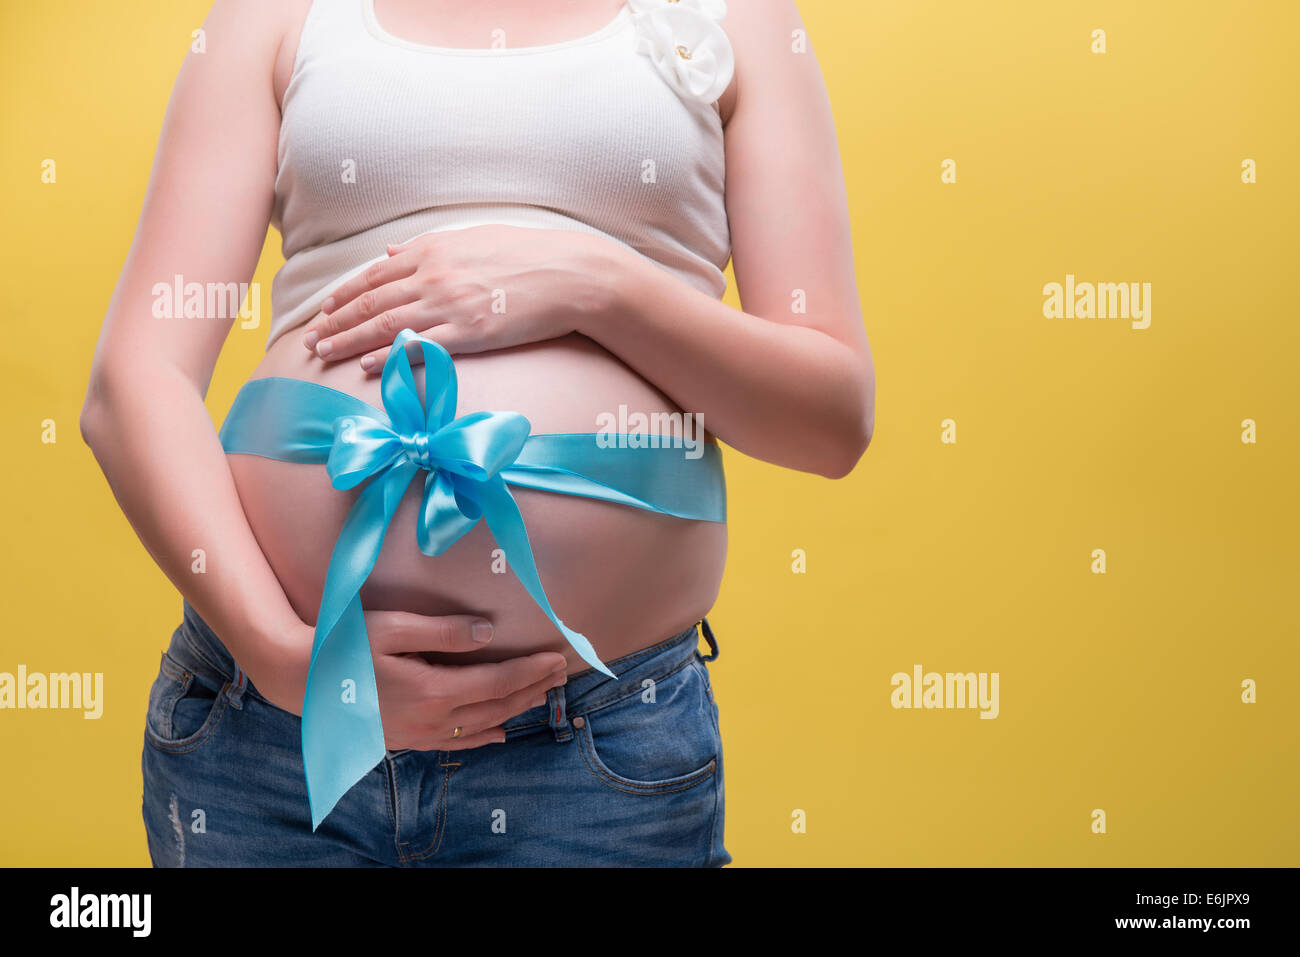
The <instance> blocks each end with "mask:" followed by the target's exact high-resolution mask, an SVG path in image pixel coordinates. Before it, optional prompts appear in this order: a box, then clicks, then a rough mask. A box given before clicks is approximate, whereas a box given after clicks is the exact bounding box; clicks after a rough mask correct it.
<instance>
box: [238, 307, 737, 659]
mask: <svg viewBox="0 0 1300 957" xmlns="http://www.w3.org/2000/svg"><path fill="white" fill-rule="evenodd" d="M455 362H456V373H457V378H458V383H459V390H460V396H459V402H458V404H457V414H458V415H464V414H466V413H469V412H474V411H478V410H482V409H495V410H511V411H515V412H520V413H522V414H523V415H525V416H526V417H527V418H528V420H529V421H530V422H531V423H532V430H533V432H534V433H541V432H595V431H598V426H597V415H598V414H600V413H602V412H613V413H615V414H617V411H618V408H619V406H620V405H625V406H627V408H628V410H629V411H631V412H645V413H656V412H677V411H680V410H679V409H677V407H676V406H674V405H673V404H672V403H671V402H670V401H669V400H668V399H667V398H666V397H665V396H664V395H663V394H662V393H660V392H659V391H658V390H657V389H655V388H654V387H653V386H651V385H650V384H649V383H648V382H646V381H645V380H644V379H642V378H641V377H640V376H639V375H637V374H636V373H635V372H633V371H632V370H631V369H630V368H628V367H627V366H626V365H624V364H623V363H622V362H621V361H619V360H618V359H617V358H615V357H614V356H613V355H611V354H610V353H608V352H606V351H605V350H604V349H603V348H601V347H600V346H598V345H596V344H595V343H594V342H593V341H591V340H590V339H587V338H585V337H583V336H576V335H575V336H567V337H565V338H563V339H553V340H549V341H547V342H543V343H536V344H533V345H529V346H523V347H519V348H515V349H505V350H499V351H496V352H491V353H484V354H481V355H468V356H458V357H456V360H455ZM415 369H416V381H417V384H418V385H419V386H420V387H421V388H423V369H422V367H420V366H416V367H415ZM268 376H285V377H288V378H294V379H305V380H307V381H310V382H316V383H319V384H321V385H326V386H329V387H330V388H333V389H338V390H339V391H341V392H346V393H348V394H350V395H353V396H356V397H357V398H359V399H361V400H363V401H365V402H368V403H370V404H371V405H373V406H375V407H377V408H382V400H381V399H380V396H379V378H378V377H377V376H373V377H371V376H366V375H364V374H363V373H362V371H361V369H360V367H359V366H358V364H357V361H356V359H350V360H344V361H342V362H339V363H335V364H332V365H326V364H325V363H323V362H321V360H320V359H318V358H316V357H315V356H313V355H312V354H311V353H309V352H308V351H307V350H306V349H304V348H303V346H302V343H301V336H300V335H297V334H295V333H294V332H290V333H288V334H286V335H284V336H283V337H281V338H280V339H279V340H277V341H276V342H275V343H274V344H273V345H272V346H271V348H270V350H269V351H268V352H267V354H266V356H265V357H264V358H263V360H262V362H261V364H260V365H259V366H258V367H257V369H256V370H255V371H254V373H253V378H255V379H258V378H265V377H268ZM651 421H654V420H653V419H652V420H651ZM229 462H230V468H231V471H232V473H233V474H234V479H235V485H236V487H237V488H238V490H239V497H240V500H241V502H242V503H243V506H244V512H245V514H246V515H247V516H248V521H249V525H250V526H251V527H252V530H253V533H254V534H255V535H256V536H257V541H258V543H259V544H260V545H261V547H262V551H263V552H264V553H265V555H266V558H267V561H268V562H269V563H270V565H271V568H272V569H273V570H274V571H275V574H276V577H277V578H278V579H279V581H280V584H281V585H282V586H283V588H284V591H285V594H286V595H287V596H288V598H289V601H290V602H291V603H292V604H293V606H294V608H295V610H296V611H297V612H298V614H299V615H300V616H301V617H302V619H303V620H304V621H305V622H308V623H314V622H315V620H316V613H317V609H318V607H319V605H320V597H321V590H322V586H323V585H324V582H325V572H326V570H327V568H328V566H329V557H330V553H331V551H332V550H333V548H334V542H335V540H336V539H337V537H338V533H339V530H340V529H341V528H342V525H343V519H344V517H345V516H346V514H347V511H348V509H349V508H350V507H351V505H352V502H353V501H354V500H355V498H356V495H357V494H358V491H359V490H353V491H348V492H344V491H339V490H337V489H335V488H334V487H333V486H332V485H331V484H330V480H329V476H328V475H327V474H326V472H325V468H324V466H323V465H304V464H295V463H290V462H279V461H275V460H272V459H265V458H260V457H258V456H252V455H231V456H229ZM422 488H423V480H422V479H421V478H420V477H419V476H417V477H416V480H415V481H413V482H412V483H411V486H410V488H409V489H408V490H407V494H406V497H405V498H404V499H403V500H402V504H401V506H400V507H399V508H398V511H397V514H396V515H395V516H394V518H393V522H392V524H391V525H390V526H389V531H388V535H387V537H386V539H385V541H384V546H383V550H382V552H381V553H380V556H379V561H378V562H377V564H376V565H375V568H374V571H373V572H371V575H370V578H369V580H368V581H367V583H366V585H365V587H364V588H363V589H362V592H361V603H362V606H363V607H364V608H366V609H367V610H398V611H409V612H416V613H419V614H424V615H450V614H473V615H479V616H482V617H485V618H487V619H488V620H490V621H491V622H492V623H493V625H494V634H493V639H492V642H491V644H489V645H488V646H487V647H486V648H485V649H483V650H482V651H477V652H471V653H465V654H454V655H451V654H444V655H431V656H430V659H431V660H435V661H445V662H447V663H453V664H454V663H461V664H469V663H471V662H475V661H499V660H501V659H504V658H510V657H514V656H517V655H523V654H531V653H533V652H536V651H558V652H561V653H564V654H565V655H566V656H567V657H568V659H569V671H570V673H575V672H579V671H584V670H586V669H587V668H588V665H587V664H586V663H585V662H583V661H582V659H580V658H579V657H578V656H577V655H576V654H575V653H574V652H573V650H572V649H571V648H570V647H569V645H568V642H566V641H565V640H564V638H563V637H562V636H561V635H560V634H559V632H557V631H556V630H555V627H554V626H553V625H552V624H551V623H550V621H549V620H548V619H547V618H546V617H545V615H543V614H542V612H541V610H540V609H539V608H538V607H537V605H536V604H534V602H533V600H532V599H531V598H530V597H529V596H528V594H527V592H525V591H524V589H523V586H522V585H520V584H519V581H518V579H516V578H515V576H514V574H513V573H512V572H510V571H509V570H507V569H505V567H504V560H502V559H499V558H498V556H496V555H494V550H495V549H496V548H497V546H496V542H495V541H494V540H493V538H492V535H491V533H490V532H489V530H488V528H487V525H486V523H484V522H480V523H479V524H478V525H476V526H475V527H474V529H473V530H472V531H471V532H470V533H469V534H467V535H466V536H465V537H464V538H462V539H461V540H460V541H459V542H457V543H456V544H455V545H453V546H452V547H451V548H449V549H448V550H447V551H446V552H444V553H443V554H442V555H439V556H438V557H436V558H430V557H428V556H426V555H423V554H421V553H420V551H419V548H418V547H417V545H416V540H415V528H416V513H417V508H418V505H419V500H420V495H421V490H422ZM512 492H513V494H514V496H515V500H516V501H517V502H518V503H519V509H520V511H521V512H522V513H523V517H524V522H525V524H526V526H527V528H528V536H529V540H530V541H531V542H532V546H533V553H534V555H535V556H536V560H537V568H538V572H539V574H540V577H541V580H542V585H543V586H544V587H545V589H546V593H547V595H548V596H549V598H550V600H551V605H552V607H554V609H555V612H556V614H558V615H559V616H560V618H561V619H562V620H563V621H564V622H565V623H566V624H567V625H569V627H571V628H574V629H576V630H577V631H579V632H582V633H583V634H585V635H586V636H587V637H588V638H589V639H590V640H591V642H592V644H593V645H594V646H595V648H596V651H597V653H598V654H599V655H600V657H601V659H602V660H603V661H605V662H610V661H612V660H614V659H615V658H619V657H621V656H623V655H627V654H630V653H632V652H634V651H638V650H640V649H642V648H645V647H647V646H649V645H652V644H655V643H657V642H660V641H663V640H664V639H665V638H668V637H671V636H672V635H675V634H677V633H679V632H680V631H682V630H683V629H685V628H687V627H689V626H690V625H691V624H692V623H693V622H695V621H697V620H698V619H700V618H701V617H703V616H704V615H705V613H707V612H708V610H709V609H710V608H711V607H712V606H713V602H714V600H715V599H716V598H717V594H718V588H719V586H720V584H721V581H722V570H723V564H724V562H725V559H726V550H727V531H726V526H725V525H724V524H721V523H716V522H699V521H690V520H686V519H679V518H673V517H669V516H663V515H658V514H655V513H653V512H647V511H644V510H642V509H636V508H630V507H627V506H622V505H614V504H611V503H607V502H599V501H595V500H593V499H584V498H576V497H573V496H568V495H557V494H554V493H548V492H539V491H533V490H530V489H517V488H512Z"/></svg>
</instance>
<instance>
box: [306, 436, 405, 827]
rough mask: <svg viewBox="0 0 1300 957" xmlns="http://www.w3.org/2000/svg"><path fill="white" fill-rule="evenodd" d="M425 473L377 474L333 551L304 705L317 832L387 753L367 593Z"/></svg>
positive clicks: (400, 467) (399, 468) (393, 470)
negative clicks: (392, 526)
mask: <svg viewBox="0 0 1300 957" xmlns="http://www.w3.org/2000/svg"><path fill="white" fill-rule="evenodd" d="M418 471H419V470H418V468H417V467H416V466H415V465H413V464H411V463H409V462H404V461H403V462H398V463H396V464H394V465H393V466H391V467H390V468H388V469H387V470H386V471H384V472H382V473H381V474H380V475H378V476H376V477H375V478H374V480H373V481H371V482H370V484H369V485H367V486H366V488H365V489H364V490H363V491H362V493H361V495H360V496H359V497H358V498H357V500H356V502H355V503H354V504H353V506H352V508H351V510H350V511H349V512H348V516H347V519H346V520H345V521H344V523H343V530H342V531H341V532H340V533H339V537H338V541H337V543H336V544H335V546H334V552H333V553H332V554H331V556H330V565H329V572H328V573H327V574H326V576H325V587H324V593H323V595H322V597H321V608H320V615H319V617H318V618H317V620H316V633H315V637H314V639H313V642H312V652H311V664H310V666H309V668H308V671H307V689H306V692H305V693H304V695H303V705H302V760H303V769H304V770H305V772H306V777H307V800H308V802H309V804H310V805H311V826H312V830H313V831H314V830H316V828H317V827H318V826H319V825H320V822H321V821H323V820H324V819H325V817H326V815H328V814H329V813H330V811H332V810H333V809H334V806H335V805H336V804H337V803H338V802H339V800H340V799H341V798H342V797H343V795H345V794H346V793H347V792H348V791H349V790H351V789H352V787H353V785H355V784H356V783H357V782H358V781H360V780H361V779H362V778H363V777H365V776H366V775H367V774H368V773H370V771H371V770H372V769H373V768H374V767H375V765H377V764H378V763H379V762H380V761H382V760H383V758H384V754H385V753H386V749H385V747H384V725H383V721H382V720H381V719H380V714H379V689H378V687H377V685H376V682H375V669H374V662H373V660H372V658H371V653H370V637H369V635H368V634H367V633H366V621H365V615H364V614H363V611H362V608H361V599H360V591H361V586H362V585H363V584H365V581H366V578H367V577H368V576H369V575H370V571H371V569H373V568H374V566H375V561H376V559H377V558H378V557H379V551H380V549H381V548H382V547H383V543H384V535H385V533H386V532H387V530H388V525H389V522H390V521H391V520H392V517H393V513H394V512H395V511H396V510H397V506H398V504H399V503H400V502H401V500H402V495H403V493H404V492H405V491H406V487H407V486H408V485H409V484H410V482H411V479H412V478H413V477H414V476H415V474H416V472H418Z"/></svg>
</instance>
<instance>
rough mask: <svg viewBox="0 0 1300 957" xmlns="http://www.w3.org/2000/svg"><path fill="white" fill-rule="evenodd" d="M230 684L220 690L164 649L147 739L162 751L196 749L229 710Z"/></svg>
mask: <svg viewBox="0 0 1300 957" xmlns="http://www.w3.org/2000/svg"><path fill="white" fill-rule="evenodd" d="M230 685H231V682H229V681H227V682H225V683H224V684H223V685H222V686H221V688H220V690H214V689H213V688H212V687H211V686H210V685H209V683H207V682H205V681H202V680H200V679H199V678H198V677H197V676H196V675H195V674H194V672H192V671H190V670H189V669H187V668H186V667H184V665H182V664H181V663H180V662H178V661H177V660H176V659H175V658H173V657H172V656H171V655H170V654H168V653H167V652H165V651H164V652H163V653H162V663H161V664H160V666H159V668H158V676H157V677H156V678H155V679H154V682H153V686H152V687H151V688H150V689H149V710H148V713H147V715H146V716H145V725H144V731H145V738H146V740H148V742H149V743H150V744H151V745H153V746H154V747H155V748H157V749H158V750H160V751H168V752H173V753H180V752H188V751H193V750H195V749H196V748H198V747H199V745H201V744H202V743H203V742H204V741H206V740H207V739H208V738H209V737H210V736H211V735H212V732H213V731H214V730H215V729H216V727H217V724H218V723H219V722H220V721H221V718H222V715H224V714H225V712H226V705H227V703H228V701H229V698H228V695H227V692H228V691H229V690H230Z"/></svg>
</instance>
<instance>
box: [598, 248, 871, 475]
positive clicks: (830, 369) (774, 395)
mask: <svg viewBox="0 0 1300 957" xmlns="http://www.w3.org/2000/svg"><path fill="white" fill-rule="evenodd" d="M606 256H607V266H608V268H605V269H602V270H599V273H600V275H601V277H602V278H601V280H600V281H601V282H602V283H603V284H604V288H605V290H606V295H605V297H604V299H603V302H604V305H603V307H602V308H600V309H597V310H593V311H589V312H586V313H583V314H582V315H581V316H580V319H579V328H578V330H577V331H578V332H581V333H582V334H583V335H586V336H588V337H589V338H591V339H594V340H595V341H597V342H599V343H600V344H601V345H602V346H604V347H605V348H606V349H608V350H609V351H610V352H612V353H614V354H615V355H617V356H618V357H619V358H620V359H622V360H623V361H624V362H626V363H627V364H628V365H629V366H631V367H632V368H634V369H635V370H636V371H637V372H638V373H640V374H641V375H642V376H643V377H644V378H645V379H647V380H648V381H650V382H652V383H653V384H654V385H655V386H657V387H658V388H659V389H661V390H662V391H663V392H664V393H665V394H667V395H668V396H670V397H671V398H672V399H673V401H675V402H676V403H677V404H678V405H679V406H681V407H682V408H683V409H684V410H686V411H688V412H698V413H700V414H701V415H702V416H703V424H704V427H705V428H706V429H708V430H709V431H710V432H712V433H713V434H714V435H716V436H717V437H718V438H720V439H721V440H722V441H724V442H726V443H727V444H728V445H730V446H732V447H733V448H735V449H737V450H739V451H741V452H744V453H745V454H747V455H752V456H754V457H755V458H759V459H763V460H765V461H768V462H772V463H775V464H777V465H783V466H787V467H789V468H795V469H800V470H801V471H805V472H815V473H817V474H819V475H825V476H828V477H831V478H839V477H841V476H843V475H846V474H847V473H848V472H850V471H851V470H852V469H853V466H854V465H856V464H857V462H858V460H859V459H860V458H861V457H862V454H863V452H865V451H866V448H867V445H868V444H869V443H870V441H871V433H872V428H873V425H874V421H875V373H874V370H873V367H872V361H871V353H870V351H869V349H868V348H867V347H866V343H865V339H864V340H863V342H862V344H861V346H853V345H849V344H847V343H845V342H841V341H840V340H838V339H836V338H834V337H833V336H830V335H828V334H826V333H824V332H821V331H820V330H818V329H815V328H812V327H811V326H807V325H796V324H791V323H781V322H774V321H771V320H768V319H764V318H762V317H760V316H755V315H751V314H749V313H745V312H741V311H740V310H737V309H733V308H731V307H730V306H728V305H726V304H724V303H722V302H720V301H719V300H716V299H714V298H712V297H711V296H709V295H707V294H706V293H703V292H700V291H699V290H697V289H695V288H693V287H691V286H688V285H687V284H686V283H684V282H682V281H681V280H678V279H676V278H675V277H673V276H672V275H670V274H668V273H665V272H664V271H663V270H662V269H660V268H658V267H657V266H655V265H654V264H653V263H650V262H647V261H645V260H642V259H641V258H640V257H638V256H636V254H634V253H631V252H629V251H626V250H623V249H620V248H612V247H611V248H610V249H608V250H607V252H606Z"/></svg>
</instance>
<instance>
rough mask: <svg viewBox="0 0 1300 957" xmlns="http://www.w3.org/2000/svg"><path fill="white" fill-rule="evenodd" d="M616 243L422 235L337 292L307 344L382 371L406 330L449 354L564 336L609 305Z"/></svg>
mask: <svg viewBox="0 0 1300 957" xmlns="http://www.w3.org/2000/svg"><path fill="white" fill-rule="evenodd" d="M613 246H614V244H613V243H611V242H610V241H609V240H607V239H605V238H604V237H601V236H595V235H591V234H588V233H579V232H576V231H573V230H563V229H531V228H524V227H518V226H475V227H472V228H469V229H454V230H445V231H442V232H436V233H427V234H425V235H423V236H418V237H416V238H415V239H413V240H411V241H410V242H408V243H403V244H401V245H399V246H389V247H388V258H387V259H383V260H380V261H379V262H377V263H375V264H374V265H372V266H370V267H369V268H367V269H366V270H365V271H364V272H362V273H360V274H359V275H357V276H355V277H354V278H352V279H349V280H348V281H347V282H345V283H343V284H342V285H341V286H339V287H338V288H337V289H335V290H334V291H333V292H332V293H331V294H330V295H329V297H328V298H326V300H325V302H324V303H323V304H322V307H321V315H320V316H318V317H316V318H315V319H314V320H312V321H311V322H310V323H308V324H307V327H306V330H305V335H304V338H303V345H304V346H306V347H307V348H308V349H310V350H312V351H313V352H315V353H316V354H317V355H318V356H320V357H321V358H322V359H324V360H326V361H328V362H337V361H339V360H340V359H348V358H351V357H353V356H362V360H361V365H362V368H364V369H366V371H368V372H371V373H378V372H379V371H380V370H381V369H382V368H383V364H384V359H385V358H386V357H387V355H388V348H387V347H388V346H389V345H391V343H392V341H393V339H394V338H395V337H396V335H397V333H398V332H400V331H401V330H403V329H408V328H409V329H414V330H415V331H416V332H418V333H420V334H421V335H423V336H425V337H426V338H428V339H432V340H434V341H435V342H437V343H439V344H440V345H442V346H443V348H445V349H446V350H447V351H448V352H450V353H453V354H455V353H468V352H487V351H489V350H492V349H505V348H508V347H510V346H518V345H523V344H525V343H529V342H540V341H542V340H544V339H554V338H557V337H559V336H563V335H567V334H568V333H571V332H574V331H577V328H578V325H579V323H580V322H581V321H582V320H584V319H585V318H587V317H590V316H591V315H593V314H596V313H599V312H600V311H602V310H603V309H606V308H607V307H608V305H609V302H610V301H611V297H612V289H613V285H614V284H613V280H612V276H613V268H612V267H613V260H614V259H615V258H616V255H617V254H616V251H615V250H614V249H613V248H612V247H613Z"/></svg>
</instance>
